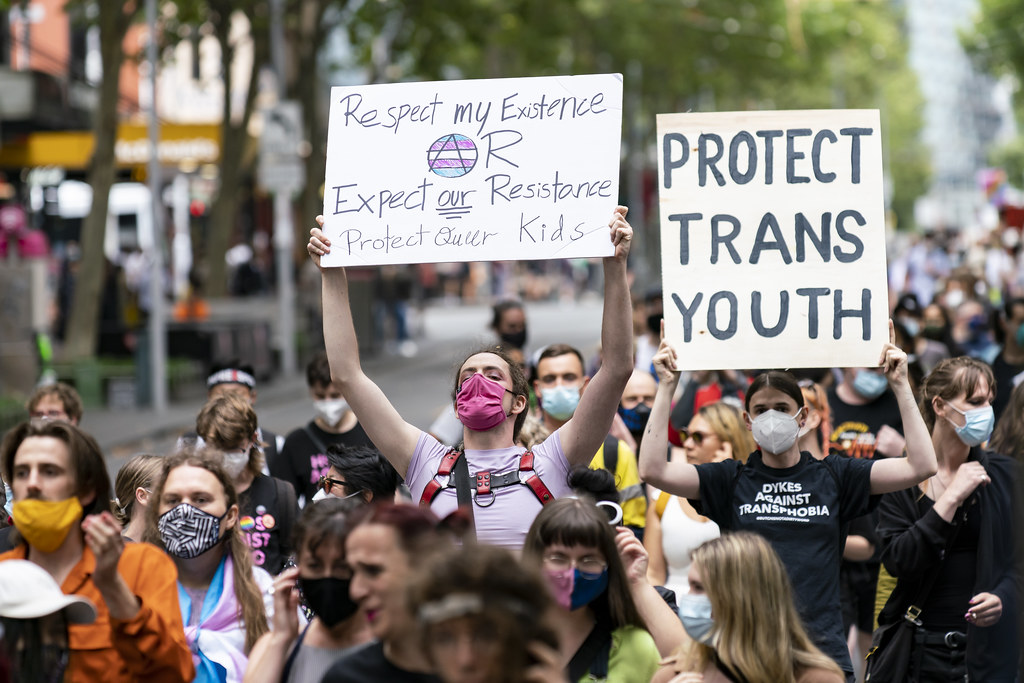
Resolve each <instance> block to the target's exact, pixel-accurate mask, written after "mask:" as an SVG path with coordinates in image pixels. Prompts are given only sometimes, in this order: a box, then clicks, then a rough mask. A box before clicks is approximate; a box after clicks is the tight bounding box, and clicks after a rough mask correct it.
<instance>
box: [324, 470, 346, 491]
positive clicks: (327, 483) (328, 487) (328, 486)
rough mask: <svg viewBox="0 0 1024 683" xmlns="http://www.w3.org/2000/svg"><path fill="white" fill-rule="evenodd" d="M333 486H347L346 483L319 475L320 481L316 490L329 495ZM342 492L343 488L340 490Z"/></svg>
mask: <svg viewBox="0 0 1024 683" xmlns="http://www.w3.org/2000/svg"><path fill="white" fill-rule="evenodd" d="M335 486H341V487H345V486H348V483H347V482H344V481H342V480H341V479H331V478H330V477H328V476H327V475H326V474H323V475H320V480H319V481H318V482H317V488H320V489H323V491H324V493H327V494H329V493H331V490H332V489H333V488H334V487H335ZM342 492H344V488H342Z"/></svg>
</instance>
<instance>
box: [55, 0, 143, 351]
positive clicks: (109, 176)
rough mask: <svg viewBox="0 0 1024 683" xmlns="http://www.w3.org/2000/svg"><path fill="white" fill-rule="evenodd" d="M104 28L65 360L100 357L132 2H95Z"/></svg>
mask: <svg viewBox="0 0 1024 683" xmlns="http://www.w3.org/2000/svg"><path fill="white" fill-rule="evenodd" d="M97 7H98V8H99V15H98V17H97V22H98V25H99V29H100V56H101V58H102V60H103V81H102V82H101V84H100V93H99V104H98V105H97V109H96V121H95V123H94V126H93V137H94V140H95V147H94V148H93V154H92V159H91V160H90V162H89V170H88V174H87V177H86V182H88V183H89V186H90V187H91V188H92V207H91V208H90V210H89V215H88V216H86V217H85V220H84V221H82V234H81V248H82V262H81V266H80V267H79V270H78V274H77V276H76V278H75V290H74V294H73V297H72V304H71V315H70V317H69V319H68V330H67V336H66V342H65V346H64V356H65V358H66V359H67V360H72V361H73V360H82V359H85V358H89V357H91V356H94V355H96V344H97V332H98V328H99V310H100V298H101V295H102V289H103V276H104V273H105V271H106V257H105V256H104V255H103V238H104V235H105V234H106V226H107V204H108V201H109V198H110V186H111V185H113V184H114V178H115V174H116V173H117V167H116V159H115V157H114V143H115V142H116V140H117V124H118V117H117V104H118V100H119V88H118V86H119V84H120V75H121V65H122V64H123V63H124V38H125V34H126V33H127V31H128V25H129V23H130V22H131V17H132V13H133V10H132V9H131V7H132V6H131V5H130V4H124V3H120V2H101V3H97Z"/></svg>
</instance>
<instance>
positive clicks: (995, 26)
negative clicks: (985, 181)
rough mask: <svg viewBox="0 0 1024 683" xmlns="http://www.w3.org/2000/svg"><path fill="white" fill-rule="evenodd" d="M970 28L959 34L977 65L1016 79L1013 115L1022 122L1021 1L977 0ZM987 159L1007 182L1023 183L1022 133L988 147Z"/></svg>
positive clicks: (1023, 43) (1023, 36)
mask: <svg viewBox="0 0 1024 683" xmlns="http://www.w3.org/2000/svg"><path fill="white" fill-rule="evenodd" d="M979 5H980V6H979V11H978V17H977V21H976V23H975V25H974V27H973V30H971V31H968V32H966V33H965V34H964V35H963V37H962V38H963V43H964V46H965V47H966V48H967V51H968V53H969V54H970V55H971V57H972V58H973V59H974V60H975V62H976V63H977V64H978V66H979V67H981V68H982V69H983V70H985V71H989V72H992V73H996V74H1005V75H1008V76H1010V77H1012V78H1013V79H1014V80H1015V81H1016V83H1017V94H1016V107H1015V112H1014V113H1015V115H1016V119H1017V122H1018V123H1024V98H1022V97H1021V96H1020V84H1021V83H1022V82H1024V3H1021V2H1020V0H980V2H979ZM990 162H991V163H992V164H993V165H994V166H998V167H1000V168H1002V169H1004V170H1005V171H1006V174H1007V177H1008V178H1009V179H1010V182H1011V183H1012V184H1013V185H1016V186H1017V187H1024V135H1018V136H1017V138H1016V139H1015V140H1011V141H1010V142H1008V143H1005V144H1003V145H1001V146H999V147H997V148H995V149H993V150H992V152H991V155H990Z"/></svg>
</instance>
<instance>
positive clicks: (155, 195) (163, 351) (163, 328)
mask: <svg viewBox="0 0 1024 683" xmlns="http://www.w3.org/2000/svg"><path fill="white" fill-rule="evenodd" d="M146 23H147V25H148V26H149V45H148V46H147V48H146V59H147V60H148V61H149V67H150V71H149V83H150V87H151V88H152V93H151V96H150V101H149V168H148V172H147V174H146V175H147V177H148V185H149V194H150V205H151V207H152V211H153V247H152V249H151V250H150V255H149V256H150V258H149V263H150V272H149V335H148V336H149V367H150V376H149V382H150V391H151V394H150V403H151V407H152V408H153V410H154V411H156V412H157V414H163V413H165V412H167V359H166V356H167V321H166V320H165V303H164V259H163V238H164V231H163V223H164V222H163V211H162V209H161V206H162V199H161V196H160V158H159V157H158V156H157V145H158V142H159V140H160V123H159V121H157V118H156V68H157V49H156V42H157V39H156V0H146Z"/></svg>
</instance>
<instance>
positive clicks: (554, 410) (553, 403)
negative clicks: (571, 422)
mask: <svg viewBox="0 0 1024 683" xmlns="http://www.w3.org/2000/svg"><path fill="white" fill-rule="evenodd" d="M579 403H580V388H579V387H567V386H565V385H559V386H557V387H551V388H549V389H541V390H540V405H541V407H542V408H543V409H544V412H545V413H547V414H548V415H550V416H551V417H553V418H555V419H556V420H568V419H569V418H570V417H572V414H573V413H575V412H576V406H577V405H579Z"/></svg>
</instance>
